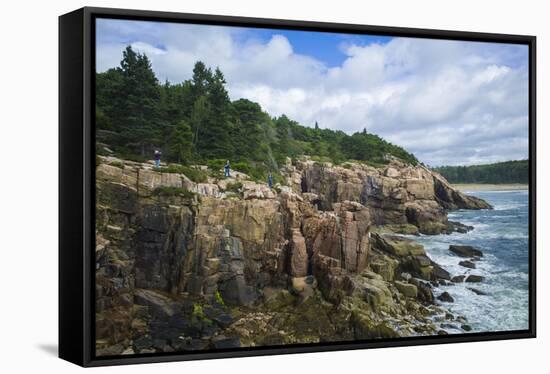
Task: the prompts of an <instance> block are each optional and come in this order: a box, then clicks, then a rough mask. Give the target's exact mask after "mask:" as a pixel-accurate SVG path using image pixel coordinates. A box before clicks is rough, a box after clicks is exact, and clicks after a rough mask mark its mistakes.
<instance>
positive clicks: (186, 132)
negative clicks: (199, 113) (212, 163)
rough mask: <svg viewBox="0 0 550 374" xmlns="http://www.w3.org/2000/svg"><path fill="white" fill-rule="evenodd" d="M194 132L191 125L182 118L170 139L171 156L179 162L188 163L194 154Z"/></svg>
mask: <svg viewBox="0 0 550 374" xmlns="http://www.w3.org/2000/svg"><path fill="white" fill-rule="evenodd" d="M192 139H193V133H192V131H191V126H189V124H188V123H187V122H186V121H185V120H181V121H180V122H179V123H178V124H177V126H176V127H175V128H174V130H173V132H172V135H171V136H170V139H169V140H168V150H169V157H170V158H172V159H174V160H176V161H177V162H178V163H183V164H187V163H188V162H189V161H190V160H191V158H192V155H193V141H192Z"/></svg>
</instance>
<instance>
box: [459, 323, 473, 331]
mask: <svg viewBox="0 0 550 374" xmlns="http://www.w3.org/2000/svg"><path fill="white" fill-rule="evenodd" d="M460 327H461V328H462V330H464V331H472V326H470V325H466V324H464V325H462V326H460Z"/></svg>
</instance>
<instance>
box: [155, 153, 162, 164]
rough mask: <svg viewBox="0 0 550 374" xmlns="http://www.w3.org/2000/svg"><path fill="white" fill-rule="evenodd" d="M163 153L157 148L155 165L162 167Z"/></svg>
mask: <svg viewBox="0 0 550 374" xmlns="http://www.w3.org/2000/svg"><path fill="white" fill-rule="evenodd" d="M161 155H162V153H161V152H160V151H159V150H155V167H157V168H160V156H161Z"/></svg>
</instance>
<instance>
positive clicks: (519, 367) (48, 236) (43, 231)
mask: <svg viewBox="0 0 550 374" xmlns="http://www.w3.org/2000/svg"><path fill="white" fill-rule="evenodd" d="M84 5H93V6H107V7H119V8H140V9H151V10H164V11H176V12H194V13H211V14H227V15H242V16H253V17H267V18H286V19H304V20H315V21H328V22H344V23H359V24H372V25H387V26H406V27H421V28H440V29H451V30H464V31H486V32H501V33H510V34H513V33H517V34H531V35H536V36H537V37H538V123H539V124H538V128H537V133H538V134H537V138H538V141H537V144H538V149H539V152H538V165H539V167H538V180H539V182H538V191H539V193H538V231H539V237H538V240H537V242H538V251H537V252H538V316H539V318H538V336H539V337H538V338H537V339H535V340H520V341H502V342H486V343H465V344H451V345H434V346H422V347H407V348H392V349H389V348H386V349H377V350H359V351H348V352H334V353H316V354H300V355H286V356H272V357H254V358H244V359H225V360H214V361H199V362H187V363H167V364H155V365H154V366H153V365H141V366H135V365H134V366H125V367H111V368H102V369H94V372H97V373H99V372H101V373H104V372H117V373H130V372H131V373H143V372H148V371H150V370H155V372H159V373H169V372H174V373H175V372H179V373H181V372H188V373H189V372H196V373H197V372H200V373H208V372H223V373H231V372H239V373H243V374H244V373H258V372H261V373H263V374H267V373H287V372H289V373H290V372H292V373H299V372H302V373H308V372H314V373H336V372H343V371H353V372H372V373H376V372H383V373H390V372H403V373H407V374H409V373H423V374H426V373H430V372H443V371H444V372H445V373H449V374H450V373H464V372H498V373H518V372H519V373H521V372H530V371H533V372H541V371H543V370H545V369H542V368H543V367H544V366H545V364H547V362H548V358H547V357H546V356H547V355H548V351H550V343H549V342H550V323H549V322H548V319H547V318H546V317H547V316H548V313H549V300H548V286H549V283H550V272H548V271H546V270H547V268H548V266H549V265H550V264H549V256H547V255H546V254H545V253H544V251H545V241H546V240H548V239H547V237H546V230H547V227H548V225H549V222H548V220H549V219H550V216H549V213H548V211H549V210H550V199H549V198H548V197H547V196H546V194H544V191H547V190H548V188H549V187H550V185H549V182H550V181H549V178H548V174H547V171H546V170H545V169H546V168H545V164H546V163H547V162H550V147H548V146H547V147H545V143H548V142H549V141H550V128H549V127H548V126H547V123H548V121H549V116H550V110H549V108H548V106H546V104H547V103H548V101H549V100H550V81H549V73H548V66H549V65H548V61H549V60H550V28H549V27H548V24H547V21H548V18H547V15H548V10H547V9H545V5H546V4H545V2H544V1H537V0H522V1H517V0H516V1H508V0H486V1H479V0H461V1H453V2H446V1H438V0H416V1H408V0H401V1H394V0H379V1H369V2H367V1H353V0H338V1H330V2H329V1H327V2H321V1H310V2H306V1H302V2H300V1H296V0H277V1H258V0H225V1H222V0H218V1H216V0H201V1H178V2H177V1H168V0H156V1H144V0H133V1H130V0H109V1H92V0H90V1H89V2H83V1H68V0H57V1H52V2H46V1H23V0H19V1H9V2H4V3H3V11H2V20H1V21H0V29H1V32H0V51H1V57H0V93H1V101H0V102H1V106H0V108H1V109H0V152H1V155H2V162H1V165H2V167H1V173H0V175H1V179H0V251H1V252H0V355H1V356H0V357H1V358H0V371H1V372H3V373H14V372H27V371H29V372H30V371H31V370H35V371H37V370H40V371H42V370H45V371H47V372H54V371H55V372H58V373H67V372H73V371H76V370H78V368H77V367H76V366H74V365H72V364H69V363H67V362H64V361H62V360H60V359H58V358H57V357H56V356H57V17H58V16H59V15H60V14H63V13H66V12H69V11H71V10H74V9H76V8H79V7H81V6H84ZM537 368H539V369H537Z"/></svg>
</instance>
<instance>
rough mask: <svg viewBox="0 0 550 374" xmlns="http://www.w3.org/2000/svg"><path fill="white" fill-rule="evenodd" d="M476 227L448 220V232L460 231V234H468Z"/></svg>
mask: <svg viewBox="0 0 550 374" xmlns="http://www.w3.org/2000/svg"><path fill="white" fill-rule="evenodd" d="M473 229H474V226H468V225H465V224H463V223H460V222H455V221H448V222H447V233H448V234H451V233H453V232H458V233H460V234H466V233H468V232H470V231H472V230H473Z"/></svg>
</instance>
